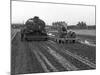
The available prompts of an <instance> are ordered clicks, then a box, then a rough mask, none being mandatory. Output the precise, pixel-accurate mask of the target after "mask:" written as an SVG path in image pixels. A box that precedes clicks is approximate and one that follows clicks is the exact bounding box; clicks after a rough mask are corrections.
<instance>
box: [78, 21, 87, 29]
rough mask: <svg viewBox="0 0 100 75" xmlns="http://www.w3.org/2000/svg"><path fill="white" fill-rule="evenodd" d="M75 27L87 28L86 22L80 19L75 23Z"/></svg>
mask: <svg viewBox="0 0 100 75" xmlns="http://www.w3.org/2000/svg"><path fill="white" fill-rule="evenodd" d="M77 27H78V28H79V29H86V28H87V24H86V22H83V21H81V22H78V23H77Z"/></svg>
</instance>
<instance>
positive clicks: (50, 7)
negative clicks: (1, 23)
mask: <svg viewBox="0 0 100 75" xmlns="http://www.w3.org/2000/svg"><path fill="white" fill-rule="evenodd" d="M34 16H39V17H40V19H43V20H44V21H45V22H46V24H49V25H50V24H52V22H55V21H65V22H67V23H68V25H75V24H77V22H78V21H84V22H86V23H87V24H88V25H95V7H93V6H79V5H67V4H66V5H63V4H48V3H35V2H16V1H12V23H23V22H26V20H27V19H29V18H32V17H34Z"/></svg>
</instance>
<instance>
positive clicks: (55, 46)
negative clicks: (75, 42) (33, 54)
mask: <svg viewBox="0 0 100 75" xmlns="http://www.w3.org/2000/svg"><path fill="white" fill-rule="evenodd" d="M46 43H48V44H49V45H51V46H53V47H54V48H56V50H60V51H61V52H62V53H64V54H66V55H69V56H71V57H73V58H75V59H77V60H78V61H80V62H82V63H84V64H86V65H88V66H89V67H91V68H96V65H95V64H94V63H92V62H90V61H89V60H87V59H84V58H82V57H80V56H78V55H76V54H74V53H71V52H70V51H68V50H65V49H64V47H63V46H60V45H57V44H56V43H55V42H53V41H49V42H46Z"/></svg>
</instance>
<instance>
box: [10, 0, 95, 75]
mask: <svg viewBox="0 0 100 75" xmlns="http://www.w3.org/2000/svg"><path fill="white" fill-rule="evenodd" d="M83 70H96V6H95V5H85V4H83V5H81V4H79V5H78V4H67V3H56V2H40V1H28V0H26V1H24V0H12V1H11V75H17V74H35V73H51V72H67V71H83ZM66 74H67V73H66Z"/></svg>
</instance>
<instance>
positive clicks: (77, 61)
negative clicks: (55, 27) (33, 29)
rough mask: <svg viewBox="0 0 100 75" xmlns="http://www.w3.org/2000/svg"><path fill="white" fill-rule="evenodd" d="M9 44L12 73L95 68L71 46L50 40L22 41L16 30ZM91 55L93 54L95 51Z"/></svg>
mask: <svg viewBox="0 0 100 75" xmlns="http://www.w3.org/2000/svg"><path fill="white" fill-rule="evenodd" d="M11 44H12V45H11V73H12V75H16V74H27V73H45V72H59V71H76V70H89V69H95V68H96V65H95V63H94V62H92V61H90V60H88V59H85V58H83V57H81V56H79V55H77V54H75V53H74V51H71V48H68V47H66V46H65V45H59V44H58V43H55V42H53V41H51V40H48V41H30V42H29V41H28V42H27V41H23V42H22V41H20V32H18V33H17V34H16V35H15V37H14V39H13V40H12V42H11ZM67 49H68V50H67ZM94 49H95V48H94ZM76 52H77V51H76ZM80 53H81V52H80ZM83 55H84V54H83ZM93 55H94V56H95V53H94V54H93ZM86 56H87V57H88V55H86Z"/></svg>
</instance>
